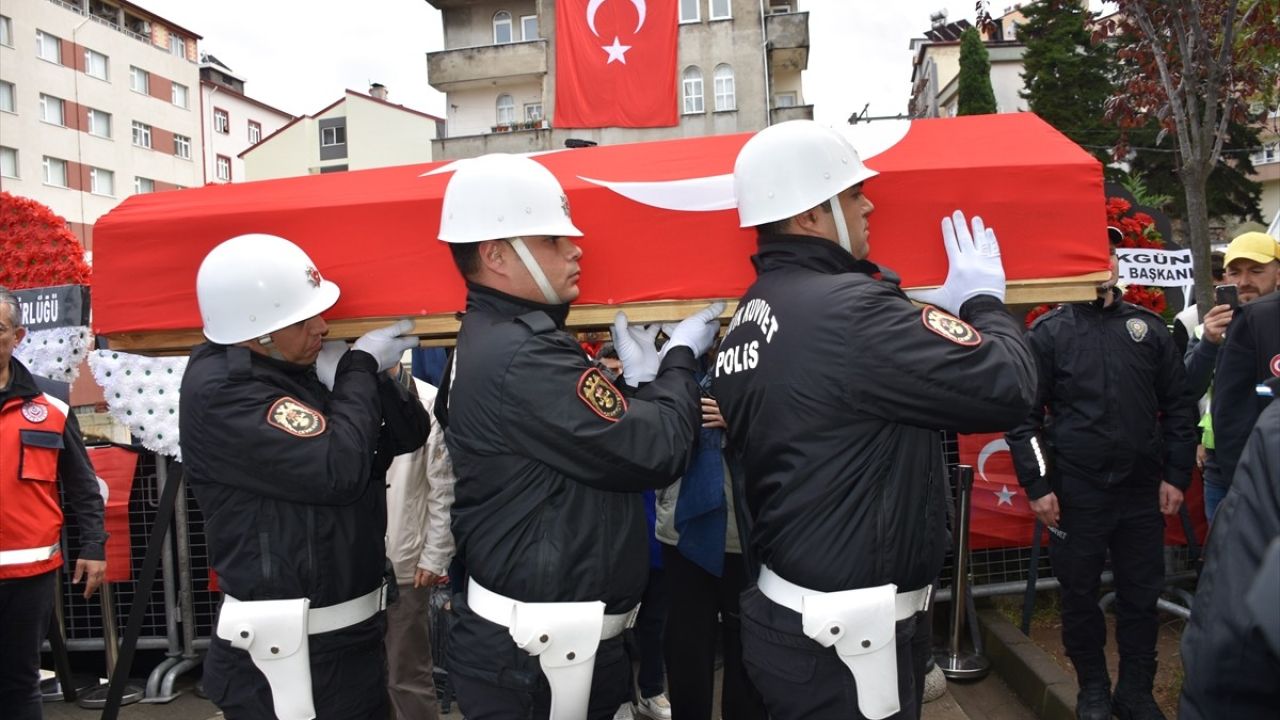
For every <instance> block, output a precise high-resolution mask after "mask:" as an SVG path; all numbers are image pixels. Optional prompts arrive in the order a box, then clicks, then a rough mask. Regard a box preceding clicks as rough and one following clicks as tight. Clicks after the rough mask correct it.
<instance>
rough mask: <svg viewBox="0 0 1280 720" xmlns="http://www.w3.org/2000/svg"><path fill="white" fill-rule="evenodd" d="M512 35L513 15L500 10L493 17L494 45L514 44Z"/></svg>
mask: <svg viewBox="0 0 1280 720" xmlns="http://www.w3.org/2000/svg"><path fill="white" fill-rule="evenodd" d="M513 41H514V38H513V37H512V35H511V13H509V12H507V11H506V10H499V11H498V12H497V13H495V14H494V16H493V44H494V45H502V44H504V43H509V42H513Z"/></svg>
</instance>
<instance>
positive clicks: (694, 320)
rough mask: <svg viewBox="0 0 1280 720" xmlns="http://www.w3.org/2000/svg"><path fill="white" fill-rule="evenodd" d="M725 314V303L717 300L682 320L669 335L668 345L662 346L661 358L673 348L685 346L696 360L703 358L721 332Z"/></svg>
mask: <svg viewBox="0 0 1280 720" xmlns="http://www.w3.org/2000/svg"><path fill="white" fill-rule="evenodd" d="M722 312H724V303H723V302H721V301H719V300H717V301H715V302H713V303H711V304H710V305H708V306H706V307H704V308H702V309H701V310H699V311H698V312H696V313H694V314H692V315H690V316H689V317H687V318H685V319H684V320H681V321H680V323H679V324H678V325H676V327H675V329H674V330H672V331H671V332H670V333H668V337H669V338H670V339H669V340H667V344H666V345H663V346H662V353H661V354H660V355H659V358H663V357H666V356H667V352H668V351H669V350H671V348H674V347H679V346H681V345H683V346H684V347H687V348H689V349H690V350H692V351H693V356H694V357H695V358H699V357H702V356H703V355H705V354H706V353H707V351H708V350H710V349H711V343H713V342H715V341H716V334H717V333H718V332H720V320H719V318H720V313H722Z"/></svg>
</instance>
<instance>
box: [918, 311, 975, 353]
mask: <svg viewBox="0 0 1280 720" xmlns="http://www.w3.org/2000/svg"><path fill="white" fill-rule="evenodd" d="M920 321H921V322H923V323H924V326H925V327H927V328H929V329H930V330H932V331H934V332H935V333H937V334H939V335H941V336H942V337H944V338H946V339H948V340H950V341H951V342H953V343H955V344H957V345H964V346H965V347H973V346H974V345H981V344H982V336H981V335H979V334H978V331H977V330H976V329H974V327H973V326H972V325H970V324H969V323H967V322H965V321H963V320H961V319H960V318H958V317H956V316H955V315H951V314H950V313H946V312H943V311H941V310H939V309H938V308H936V307H934V306H932V305H927V306H925V309H924V311H922V312H921V313H920Z"/></svg>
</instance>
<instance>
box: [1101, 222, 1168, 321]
mask: <svg viewBox="0 0 1280 720" xmlns="http://www.w3.org/2000/svg"><path fill="white" fill-rule="evenodd" d="M1132 210H1133V205H1131V204H1130V203H1129V201H1128V200H1125V199H1124V198H1117V197H1113V198H1107V224H1108V225H1110V226H1112V227H1116V228H1119V229H1120V232H1121V233H1122V234H1123V235H1124V238H1123V239H1122V240H1121V241H1120V247H1126V248H1155V249H1159V248H1163V247H1164V238H1163V237H1161V236H1160V231H1159V230H1157V229H1156V222H1155V220H1154V219H1152V217H1151V216H1150V215H1148V214H1146V213H1144V212H1131V211H1132ZM1124 299H1125V302H1130V303H1133V304H1134V305H1141V306H1142V307H1144V308H1147V309H1148V310H1151V311H1152V312H1154V313H1157V314H1163V313H1164V311H1165V310H1166V309H1168V307H1169V302H1168V300H1167V299H1166V298H1165V296H1164V290H1161V289H1160V288H1157V287H1148V286H1146V285H1129V286H1128V287H1126V288H1125V290H1124Z"/></svg>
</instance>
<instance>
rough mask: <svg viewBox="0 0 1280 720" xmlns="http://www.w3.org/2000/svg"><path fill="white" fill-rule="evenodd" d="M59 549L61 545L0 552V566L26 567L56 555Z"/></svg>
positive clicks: (55, 544)
mask: <svg viewBox="0 0 1280 720" xmlns="http://www.w3.org/2000/svg"><path fill="white" fill-rule="evenodd" d="M59 548H61V543H54V544H52V545H49V546H48V547H38V548H23V549H21V550H0V565H26V564H27V563H34V562H44V561H45V560H48V559H49V558H51V557H53V556H54V555H57V554H58V550H59Z"/></svg>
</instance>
